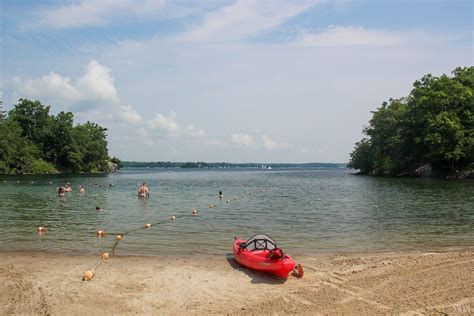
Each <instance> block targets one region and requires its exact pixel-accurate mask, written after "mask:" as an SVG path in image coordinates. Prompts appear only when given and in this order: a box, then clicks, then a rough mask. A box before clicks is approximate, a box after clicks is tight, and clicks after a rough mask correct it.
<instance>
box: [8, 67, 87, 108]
mask: <svg viewBox="0 0 474 316" xmlns="http://www.w3.org/2000/svg"><path fill="white" fill-rule="evenodd" d="M13 85H14V88H15V90H17V92H19V93H20V95H22V96H25V97H30V98H43V97H46V98H51V99H54V100H61V101H62V100H64V101H66V102H67V103H71V102H76V101H78V100H81V99H82V94H81V92H80V91H79V90H78V89H77V88H76V87H74V86H73V85H72V84H71V79H70V78H69V77H61V76H60V75H58V74H57V73H55V72H50V73H49V74H48V75H44V76H42V77H40V78H36V79H27V80H23V79H21V78H19V77H17V78H14V79H13Z"/></svg>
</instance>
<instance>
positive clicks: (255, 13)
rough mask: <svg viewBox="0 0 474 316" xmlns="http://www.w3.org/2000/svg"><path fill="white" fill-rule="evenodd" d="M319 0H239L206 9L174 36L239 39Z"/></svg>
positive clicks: (271, 25)
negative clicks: (194, 22)
mask: <svg viewBox="0 0 474 316" xmlns="http://www.w3.org/2000/svg"><path fill="white" fill-rule="evenodd" d="M317 2H321V1H287V0H278V1H268V0H238V1H236V2H235V3H233V4H230V5H228V6H225V7H223V8H220V9H218V10H215V11H212V12H209V13H208V14H206V15H205V17H204V19H203V21H202V23H201V24H200V25H197V26H194V27H192V28H190V29H189V30H188V31H186V32H184V33H182V34H180V35H178V36H177V40H179V41H197V42H199V41H204V42H207V41H239V40H242V39H244V38H247V37H250V36H253V35H256V34H259V33H261V32H263V31H267V30H270V29H272V28H274V27H276V26H278V25H280V24H282V23H284V22H285V21H287V20H288V19H290V18H292V17H294V16H296V15H299V14H301V13H303V12H304V11H306V10H308V9H309V8H310V7H312V6H313V5H314V4H315V3H317Z"/></svg>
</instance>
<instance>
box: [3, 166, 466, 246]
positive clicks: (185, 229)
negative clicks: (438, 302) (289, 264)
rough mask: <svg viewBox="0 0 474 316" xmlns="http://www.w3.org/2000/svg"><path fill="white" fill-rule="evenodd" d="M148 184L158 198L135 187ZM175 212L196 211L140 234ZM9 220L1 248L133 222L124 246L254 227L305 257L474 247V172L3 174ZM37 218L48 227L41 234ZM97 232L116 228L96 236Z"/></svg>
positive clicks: (201, 242) (80, 239) (215, 242)
mask: <svg viewBox="0 0 474 316" xmlns="http://www.w3.org/2000/svg"><path fill="white" fill-rule="evenodd" d="M17 181H20V183H17ZM143 181H146V182H147V183H148V185H149V188H150V191H151V196H150V198H149V199H147V200H141V199H138V198H137V196H136V191H137V188H138V185H139V184H140V183H141V182H143ZM32 182H33V183H32ZM50 182H52V183H50ZM66 182H70V183H71V185H72V187H73V188H74V191H73V192H71V193H67V194H66V196H64V197H59V196H58V195H57V194H56V192H55V189H56V187H57V186H59V185H63V184H64V183H66ZM79 185H84V186H85V187H86V190H87V191H86V193H85V194H79V192H78V187H79ZM262 189H264V191H261V192H258V193H256V192H257V191H258V190H262ZM219 190H222V191H223V192H224V198H223V199H219V197H218V192H219ZM250 193H252V194H251V195H250ZM242 196H245V197H244V198H242ZM236 197H239V199H238V200H235V199H234V198H236ZM228 199H230V200H231V202H226V200H228ZM210 204H215V205H216V207H215V208H209V205H210ZM96 205H99V206H100V207H101V208H102V210H100V211H96V209H95V208H96ZM193 209H197V210H198V211H199V213H198V215H197V216H192V215H191V212H192V210H193ZM172 215H178V216H179V215H185V216H184V217H180V218H178V219H177V220H176V221H170V222H165V223H163V224H160V225H156V226H153V227H152V228H151V229H138V230H135V231H132V230H134V229H137V228H140V227H143V225H144V224H145V223H156V222H159V221H160V220H164V219H167V218H169V217H170V216H172ZM0 222H1V230H0V250H21V251H49V252H61V253H72V252H74V253H80V254H89V253H99V252H103V251H106V250H109V249H110V248H111V247H112V246H113V244H114V242H115V236H114V233H124V232H127V231H132V232H130V233H129V234H127V235H126V236H125V237H124V239H123V240H122V241H121V242H120V243H119V244H118V246H117V247H116V249H115V250H116V253H117V254H121V255H129V254H133V255H165V254H172V255H176V254H198V253H201V254H225V253H228V252H231V248H232V241H233V237H234V236H239V237H243V238H247V237H249V236H251V235H253V234H255V233H267V234H268V235H270V236H271V237H273V238H274V239H275V240H276V241H277V243H278V244H279V246H280V247H282V248H283V249H284V250H285V251H287V252H289V253H299V254H304V253H314V252H333V251H396V250H417V249H423V250H438V249H445V248H451V247H454V248H457V247H467V246H472V245H474V181H443V180H433V179H388V178H372V177H364V176H354V175H351V174H350V172H349V171H347V170H278V169H273V170H271V171H265V170H235V169H234V170H182V169H173V170H161V169H159V170H154V169H128V170H124V171H121V172H119V173H116V174H110V175H102V176H64V175H58V176H21V177H19V176H0ZM38 226H45V227H47V232H46V233H45V234H44V235H39V234H38V232H37V227H38ZM98 229H105V230H106V231H107V232H109V233H108V234H107V235H106V237H105V238H97V236H96V231H97V230H98Z"/></svg>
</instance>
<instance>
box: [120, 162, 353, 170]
mask: <svg viewBox="0 0 474 316" xmlns="http://www.w3.org/2000/svg"><path fill="white" fill-rule="evenodd" d="M120 166H121V167H122V166H123V167H125V168H206V169H217V168H220V169H223V168H258V169H267V170H268V169H277V168H301V169H304V168H308V169H309V168H311V169H346V168H347V164H345V163H325V162H311V163H256V162H255V163H253V162H252V163H229V162H171V161H156V162H137V161H122V162H121V163H120Z"/></svg>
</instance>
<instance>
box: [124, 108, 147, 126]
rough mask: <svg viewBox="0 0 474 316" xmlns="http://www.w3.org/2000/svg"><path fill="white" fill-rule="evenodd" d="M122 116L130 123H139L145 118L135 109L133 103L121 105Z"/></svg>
mask: <svg viewBox="0 0 474 316" xmlns="http://www.w3.org/2000/svg"><path fill="white" fill-rule="evenodd" d="M120 109H121V112H120V117H121V118H122V119H123V120H124V121H125V122H127V123H130V124H139V123H141V122H142V121H143V118H142V117H141V116H140V114H138V113H137V111H135V110H134V109H133V107H132V106H131V105H125V106H121V107H120Z"/></svg>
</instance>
